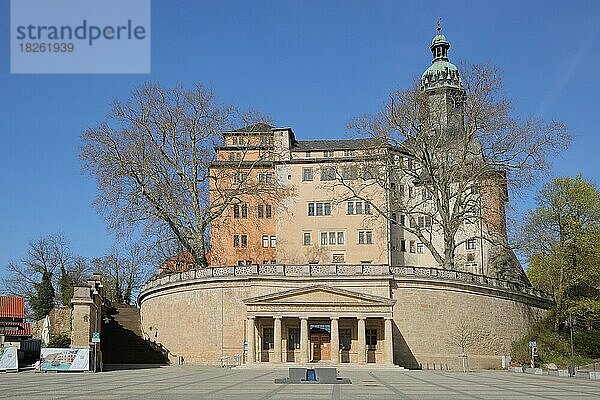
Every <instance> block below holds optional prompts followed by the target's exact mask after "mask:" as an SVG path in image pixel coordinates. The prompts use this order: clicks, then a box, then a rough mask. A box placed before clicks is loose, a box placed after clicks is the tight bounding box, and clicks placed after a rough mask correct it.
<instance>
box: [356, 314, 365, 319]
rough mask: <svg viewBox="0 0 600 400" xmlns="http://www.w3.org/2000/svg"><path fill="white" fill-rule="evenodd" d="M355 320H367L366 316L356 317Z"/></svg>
mask: <svg viewBox="0 0 600 400" xmlns="http://www.w3.org/2000/svg"><path fill="white" fill-rule="evenodd" d="M356 319H360V320H365V319H367V316H366V315H357V316H356Z"/></svg>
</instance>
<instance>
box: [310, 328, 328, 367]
mask: <svg viewBox="0 0 600 400" xmlns="http://www.w3.org/2000/svg"><path fill="white" fill-rule="evenodd" d="M330 332H331V325H329V324H311V325H310V348H311V361H313V362H318V361H329V360H331V333H330Z"/></svg>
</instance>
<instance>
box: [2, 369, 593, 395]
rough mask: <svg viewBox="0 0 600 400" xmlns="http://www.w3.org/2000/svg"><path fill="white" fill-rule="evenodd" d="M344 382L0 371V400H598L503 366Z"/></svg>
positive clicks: (359, 374) (216, 373)
mask: <svg viewBox="0 0 600 400" xmlns="http://www.w3.org/2000/svg"><path fill="white" fill-rule="evenodd" d="M340 371H341V372H340V376H343V377H347V378H350V379H351V380H352V384H351V385H320V384H319V385H315V384H301V385H280V384H275V383H274V382H273V380H274V379H275V378H282V377H285V376H287V370H286V369H267V368H260V369H231V370H230V369H220V368H215V367H197V366H181V367H179V366H170V367H162V368H148V369H135V370H120V371H112V372H103V373H98V374H92V373H45V374H44V373H34V372H20V373H12V374H0V398H2V399H32V398H36V399H145V400H150V399H211V398H214V399H549V400H552V399H600V381H590V380H583V379H571V378H559V377H549V376H532V375H524V374H515V373H510V372H504V371H483V372H472V373H468V374H465V373H459V372H447V371H401V370H391V369H387V370H376V369H373V370H369V369H368V367H367V368H364V369H347V370H345V369H341V370H340Z"/></svg>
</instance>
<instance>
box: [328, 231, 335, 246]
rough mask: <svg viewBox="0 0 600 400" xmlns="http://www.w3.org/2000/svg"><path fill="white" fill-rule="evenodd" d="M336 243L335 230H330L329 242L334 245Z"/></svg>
mask: <svg viewBox="0 0 600 400" xmlns="http://www.w3.org/2000/svg"><path fill="white" fill-rule="evenodd" d="M335 243H336V240H335V232H329V244H331V245H334V244H335Z"/></svg>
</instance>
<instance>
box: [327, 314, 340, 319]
mask: <svg viewBox="0 0 600 400" xmlns="http://www.w3.org/2000/svg"><path fill="white" fill-rule="evenodd" d="M329 319H340V317H338V316H337V315H332V316H330V317H329Z"/></svg>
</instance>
